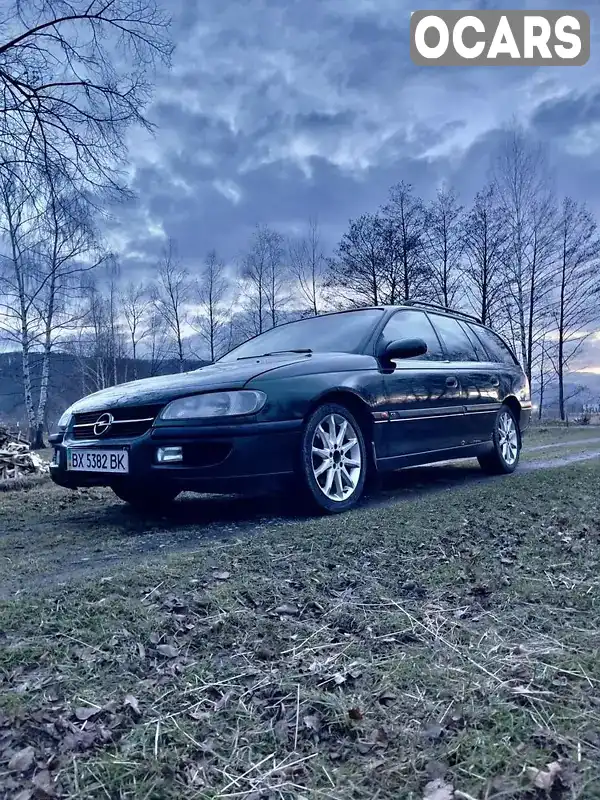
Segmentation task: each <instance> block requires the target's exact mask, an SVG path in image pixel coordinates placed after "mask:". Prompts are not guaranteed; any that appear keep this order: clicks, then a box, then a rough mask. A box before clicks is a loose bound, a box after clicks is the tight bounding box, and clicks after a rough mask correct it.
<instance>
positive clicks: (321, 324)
mask: <svg viewBox="0 0 600 800" xmlns="http://www.w3.org/2000/svg"><path fill="white" fill-rule="evenodd" d="M381 312H382V309H374V308H369V309H362V310H359V311H346V312H344V313H341V314H326V315H324V316H322V317H310V318H307V319H301V320H298V321H297V322H289V323H288V324H287V325H281V326H280V327H279V328H271V330H269V331H266V333H262V334H260V336H256V337H255V338H254V339H250V341H249V342H245V343H244V344H241V345H240V346H239V347H236V348H235V350H232V351H231V352H230V353H227V355H226V356H223V358H221V359H219V361H222V362H224V361H236V360H237V359H241V358H256V357H257V356H264V355H275V354H279V353H289V352H299V353H352V352H354V351H355V350H356V348H357V347H359V346H360V344H361V342H362V341H363V339H365V337H366V336H367V335H368V333H369V331H370V330H371V329H372V328H373V326H374V325H375V323H376V322H377V321H378V320H379V319H381Z"/></svg>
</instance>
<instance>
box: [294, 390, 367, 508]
mask: <svg viewBox="0 0 600 800" xmlns="http://www.w3.org/2000/svg"><path fill="white" fill-rule="evenodd" d="M300 472H301V474H300V480H301V482H302V484H303V486H304V488H305V490H306V494H307V495H308V499H309V502H310V504H311V505H312V507H313V509H315V510H317V511H320V512H321V513H323V512H325V513H329V514H337V513H340V512H342V511H347V510H348V509H350V508H352V507H353V506H354V505H356V503H357V502H358V500H359V499H360V497H361V495H362V493H363V489H364V486H365V478H366V473H367V452H366V448H365V440H364V437H363V434H362V431H361V428H360V425H359V424H358V422H357V421H356V419H355V418H354V416H353V415H352V414H351V413H350V411H349V410H348V409H347V408H345V407H344V406H341V405H337V404H334V403H328V404H327V405H323V406H320V408H318V409H317V410H316V411H315V412H314V413H313V414H312V416H311V417H310V419H309V420H308V422H307V423H306V426H305V428H304V433H303V436H302V452H301V465H300Z"/></svg>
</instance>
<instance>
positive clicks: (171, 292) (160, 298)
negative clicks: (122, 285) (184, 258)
mask: <svg viewBox="0 0 600 800" xmlns="http://www.w3.org/2000/svg"><path fill="white" fill-rule="evenodd" d="M191 292H192V280H191V278H190V274H189V272H188V270H187V269H185V267H182V266H181V264H180V263H179V260H178V258H177V255H176V252H175V245H174V243H173V241H169V243H168V244H167V246H166V247H165V250H164V252H163V255H162V257H161V260H160V262H159V264H158V269H157V278H156V282H155V284H154V286H153V292H152V301H153V304H154V308H155V310H156V312H157V313H158V314H160V316H161V317H162V319H163V320H164V324H165V327H166V329H167V331H168V333H169V337H170V339H171V341H172V343H173V346H174V349H175V355H176V358H177V360H178V362H179V371H180V372H183V370H184V364H185V343H184V340H185V336H186V331H187V326H188V323H189V316H190V315H189V303H190V297H191Z"/></svg>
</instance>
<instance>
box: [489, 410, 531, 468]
mask: <svg viewBox="0 0 600 800" xmlns="http://www.w3.org/2000/svg"><path fill="white" fill-rule="evenodd" d="M492 441H493V444H494V449H493V450H492V452H491V453H486V454H485V455H483V456H479V458H478V461H479V464H480V466H481V468H482V469H483V470H484V472H487V473H488V474H489V475H506V474H508V473H511V472H514V471H515V469H516V468H517V464H518V463H519V458H520V456H521V433H520V431H519V425H518V423H517V420H516V418H515V415H514V414H513V412H512V411H511V410H510V408H509V407H508V406H502V408H501V409H500V411H499V412H498V416H497V417H496V422H495V424H494V432H493V434H492Z"/></svg>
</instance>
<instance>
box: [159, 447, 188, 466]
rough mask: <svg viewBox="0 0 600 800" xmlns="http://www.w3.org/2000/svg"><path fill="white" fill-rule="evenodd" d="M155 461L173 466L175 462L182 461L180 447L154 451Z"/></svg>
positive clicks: (161, 448)
mask: <svg viewBox="0 0 600 800" xmlns="http://www.w3.org/2000/svg"><path fill="white" fill-rule="evenodd" d="M156 460H157V461H158V463H159V464H174V463H175V462H176V461H183V449H182V448H181V447H159V448H158V450H157V451H156Z"/></svg>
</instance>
